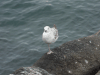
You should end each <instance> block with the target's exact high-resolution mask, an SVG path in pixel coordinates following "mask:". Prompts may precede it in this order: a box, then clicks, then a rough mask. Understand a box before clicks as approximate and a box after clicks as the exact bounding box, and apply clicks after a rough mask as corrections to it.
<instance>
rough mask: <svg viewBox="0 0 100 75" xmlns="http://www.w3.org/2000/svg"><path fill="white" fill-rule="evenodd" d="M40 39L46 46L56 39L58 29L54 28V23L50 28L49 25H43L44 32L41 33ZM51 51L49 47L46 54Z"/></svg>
mask: <svg viewBox="0 0 100 75" xmlns="http://www.w3.org/2000/svg"><path fill="white" fill-rule="evenodd" d="M42 39H43V41H44V42H45V43H47V44H48V47H49V45H50V44H51V43H54V42H55V41H56V40H57V39H58V30H57V28H56V25H54V27H52V28H50V27H49V26H45V27H44V32H43V34H42ZM51 53H53V52H52V51H51V50H50V47H49V52H48V53H47V54H51Z"/></svg>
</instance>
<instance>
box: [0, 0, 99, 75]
mask: <svg viewBox="0 0 100 75" xmlns="http://www.w3.org/2000/svg"><path fill="white" fill-rule="evenodd" d="M53 24H56V26H57V28H58V30H59V39H58V40H57V41H56V42H55V43H54V44H52V45H51V49H52V48H54V47H57V46H60V45H61V44H63V43H65V42H67V41H71V40H74V39H78V38H82V37H85V36H88V35H91V34H94V33H95V32H97V31H98V30H100V0H0V75H8V74H10V73H12V72H13V71H15V70H16V69H18V68H20V67H27V66H32V65H33V64H34V62H36V61H37V60H38V59H39V58H40V57H41V56H42V55H43V54H44V53H46V52H47V51H48V47H47V45H46V44H45V43H44V42H43V41H42V33H43V27H44V26H47V25H48V26H50V27H52V26H53Z"/></svg>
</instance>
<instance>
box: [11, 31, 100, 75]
mask: <svg viewBox="0 0 100 75" xmlns="http://www.w3.org/2000/svg"><path fill="white" fill-rule="evenodd" d="M52 51H53V52H54V53H52V54H48V55H47V53H45V54H44V55H43V56H42V57H41V58H40V59H39V60H38V61H37V62H36V63H35V64H34V65H33V66H32V67H35V68H36V69H37V71H36V70H35V71H36V72H39V74H36V73H35V74H29V73H32V72H34V71H32V70H34V69H32V67H31V71H30V69H28V70H25V69H23V70H20V69H21V68H20V69H18V70H16V71H15V72H14V73H13V74H14V75H95V74H96V73H97V72H98V71H99V70H100V31H98V32H97V33H96V34H94V35H91V36H88V37H84V38H80V39H77V40H73V41H69V42H66V43H64V44H62V45H61V46H59V47H56V48H54V49H52ZM38 68H39V69H38ZM22 71H27V74H26V73H25V72H23V74H21V72H22ZM43 73H45V74H43Z"/></svg>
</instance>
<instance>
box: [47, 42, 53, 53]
mask: <svg viewBox="0 0 100 75" xmlns="http://www.w3.org/2000/svg"><path fill="white" fill-rule="evenodd" d="M48 48H49V52H47V54H51V53H53V52H52V51H51V50H50V47H49V44H48Z"/></svg>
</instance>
